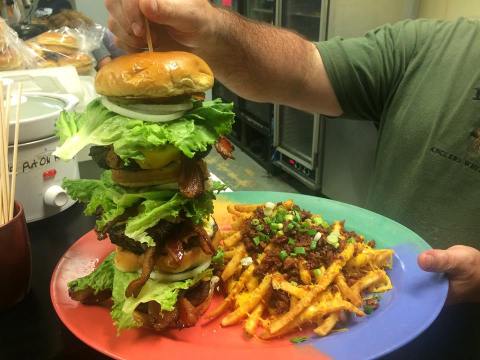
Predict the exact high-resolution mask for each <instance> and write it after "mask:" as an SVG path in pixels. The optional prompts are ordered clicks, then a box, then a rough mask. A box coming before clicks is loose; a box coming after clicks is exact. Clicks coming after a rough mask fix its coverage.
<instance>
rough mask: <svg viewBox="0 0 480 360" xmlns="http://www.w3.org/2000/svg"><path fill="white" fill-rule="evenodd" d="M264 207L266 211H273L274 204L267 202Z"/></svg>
mask: <svg viewBox="0 0 480 360" xmlns="http://www.w3.org/2000/svg"><path fill="white" fill-rule="evenodd" d="M265 207H266V208H267V209H273V208H274V207H275V204H274V203H273V202H270V201H268V202H266V203H265Z"/></svg>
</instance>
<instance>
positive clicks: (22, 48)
mask: <svg viewBox="0 0 480 360" xmlns="http://www.w3.org/2000/svg"><path fill="white" fill-rule="evenodd" d="M32 67H35V54H34V53H33V52H32V51H31V50H30V49H29V48H28V47H27V46H26V45H25V43H24V42H23V41H22V40H21V39H19V37H18V35H17V33H16V32H15V31H14V30H13V29H11V28H10V27H9V26H8V25H7V23H6V22H5V20H3V19H2V18H0V71H7V70H19V69H27V68H32Z"/></svg>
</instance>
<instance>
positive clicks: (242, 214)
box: [227, 205, 253, 220]
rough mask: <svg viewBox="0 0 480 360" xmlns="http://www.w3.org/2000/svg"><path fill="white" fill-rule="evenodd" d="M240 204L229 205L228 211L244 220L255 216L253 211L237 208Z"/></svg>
mask: <svg viewBox="0 0 480 360" xmlns="http://www.w3.org/2000/svg"><path fill="white" fill-rule="evenodd" d="M237 207H238V205H228V206H227V211H228V212H229V213H230V214H232V215H234V216H236V217H239V218H242V220H245V219H248V218H250V217H252V216H253V211H242V210H238V209H237Z"/></svg>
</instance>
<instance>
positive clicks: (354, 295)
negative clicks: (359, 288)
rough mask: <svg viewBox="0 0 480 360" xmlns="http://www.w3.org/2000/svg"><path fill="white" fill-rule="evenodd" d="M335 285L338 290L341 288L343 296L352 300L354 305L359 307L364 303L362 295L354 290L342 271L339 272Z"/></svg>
mask: <svg viewBox="0 0 480 360" xmlns="http://www.w3.org/2000/svg"><path fill="white" fill-rule="evenodd" d="M335 285H337V287H338V290H340V292H341V294H342V296H343V297H344V298H346V299H347V300H350V301H351V302H352V304H353V305H355V306H357V307H359V306H361V305H362V297H361V296H360V294H359V293H358V292H356V291H353V290H352V289H351V288H350V287H349V286H348V285H347V282H346V280H345V277H344V276H343V274H342V273H340V274H338V275H337V277H336V279H335Z"/></svg>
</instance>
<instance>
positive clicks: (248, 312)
mask: <svg viewBox="0 0 480 360" xmlns="http://www.w3.org/2000/svg"><path fill="white" fill-rule="evenodd" d="M281 205H282V206H283V207H284V208H285V209H287V210H291V209H294V206H295V204H294V202H293V201H292V200H286V201H283V202H282V203H281ZM263 206H264V205H261V204H230V205H228V206H227V205H226V206H225V209H226V210H227V212H228V213H229V214H230V216H231V218H232V221H230V222H229V223H228V228H230V229H233V230H232V231H223V232H217V234H216V235H215V237H214V240H213V241H214V243H216V244H217V246H218V245H219V244H221V245H220V246H223V250H224V259H226V260H225V261H226V265H225V267H224V268H223V272H222V274H221V278H222V280H223V281H224V282H225V287H226V289H227V294H228V295H227V296H226V298H225V299H224V301H223V302H222V303H221V304H220V306H218V307H217V308H216V309H214V310H213V311H212V312H211V313H210V314H208V315H207V319H214V318H216V317H218V316H220V315H222V314H225V315H224V317H223V319H222V320H221V325H222V326H230V325H234V324H237V323H240V322H243V327H244V331H245V333H246V334H248V335H250V336H255V337H257V336H258V337H260V338H262V339H271V338H275V337H278V336H282V335H285V334H288V333H290V332H293V331H296V330H297V329H302V328H304V327H305V326H309V327H310V326H312V325H314V332H315V333H316V334H317V335H318V336H326V335H328V334H330V333H331V332H332V331H334V328H335V326H336V325H337V324H338V323H339V322H342V321H345V318H344V316H345V314H346V313H354V314H356V315H357V316H364V315H365V313H364V312H363V311H362V309H361V306H362V302H363V299H362V292H364V291H365V292H381V291H386V290H389V289H391V288H392V284H391V281H390V278H389V277H388V275H387V273H386V272H385V271H384V269H385V268H391V266H392V258H393V250H389V249H373V248H372V247H370V246H369V245H368V244H367V243H365V242H364V237H363V236H361V235H354V236H355V238H356V239H357V241H355V242H353V243H348V244H346V246H345V248H344V249H343V250H342V252H340V254H337V255H336V257H335V258H334V260H333V261H332V260H330V259H328V260H327V261H329V262H328V263H327V264H328V266H327V265H325V266H320V267H319V268H318V269H316V270H315V271H313V273H312V272H311V270H309V266H308V263H307V261H310V259H308V258H307V256H299V257H297V258H296V261H295V265H296V266H297V268H298V277H299V279H300V281H299V280H295V281H297V282H298V281H299V282H300V285H297V284H295V283H293V282H291V281H288V280H290V278H288V280H287V276H289V275H287V274H288V272H286V271H285V269H283V268H282V267H281V266H277V265H278V264H276V265H275V266H274V267H273V269H275V267H276V269H275V270H273V271H271V270H269V269H272V265H273V263H272V264H271V263H269V264H267V265H268V266H267V267H266V269H267V273H265V268H263V266H261V263H262V261H263V259H264V258H265V257H266V256H267V254H268V253H269V252H270V251H271V250H272V248H274V247H280V250H289V249H282V245H281V244H280V243H277V242H275V241H270V242H269V244H268V245H267V246H266V247H265V248H264V249H263V251H261V252H260V253H259V254H258V256H256V255H255V254H253V253H251V252H250V247H249V250H248V252H247V250H246V246H247V244H248V246H250V245H251V244H250V243H249V241H252V240H251V239H249V237H250V235H249V234H247V233H245V232H244V228H245V226H246V225H247V226H250V221H251V220H250V219H251V218H252V217H253V216H255V214H256V210H257V209H258V208H261V207H263ZM282 211H283V210H282ZM292 214H293V216H294V217H295V216H297V215H296V213H292ZM290 216H291V215H290ZM260 220H261V219H260ZM287 221H288V220H287ZM307 222H308V221H307ZM310 223H311V222H310ZM225 227H227V226H225ZM331 229H332V231H334V232H337V233H338V237H339V239H340V240H345V239H346V237H347V236H349V235H348V232H347V231H346V230H345V222H344V221H336V222H334V223H332V227H331ZM288 236H292V237H295V236H296V235H292V234H288ZM296 240H297V239H296ZM320 254H321V252H320ZM354 254H355V256H353V255H354ZM246 256H252V257H253V258H254V261H253V263H252V264H250V265H249V266H248V267H246V268H245V267H244V266H242V265H241V260H242V259H243V258H244V257H246ZM271 256H272V254H271V253H270V254H268V259H269V261H270V260H272V258H271ZM325 260H326V259H321V262H320V264H321V263H324V264H325ZM227 261H228V262H227ZM259 266H261V267H262V269H260V273H262V274H264V273H265V275H263V276H264V277H263V279H261V277H259V275H258V274H257V273H256V272H255V269H256V268H258V267H259ZM269 271H270V272H273V274H272V273H268V272H269ZM274 271H280V272H282V273H280V272H274ZM284 271H285V273H283V272H284ZM254 272H255V275H254ZM352 279H358V280H356V282H355V283H354V284H353V285H352ZM273 290H277V291H282V292H283V297H285V296H288V299H287V300H288V301H289V307H288V308H287V309H288V310H287V311H286V312H284V313H283V314H280V315H278V309H276V308H275V309H274V308H270V307H269V306H270V305H268V300H269V298H270V296H271V294H272V291H273ZM283 300H284V299H283ZM282 308H283V306H282ZM264 314H265V315H264ZM267 314H268V316H267ZM260 329H263V330H264V331H259V330H260Z"/></svg>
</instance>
